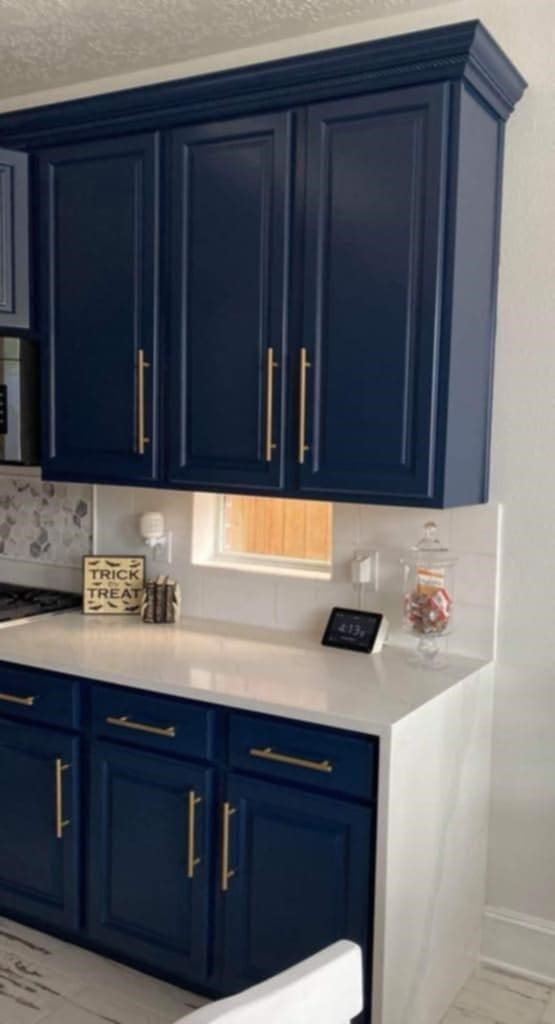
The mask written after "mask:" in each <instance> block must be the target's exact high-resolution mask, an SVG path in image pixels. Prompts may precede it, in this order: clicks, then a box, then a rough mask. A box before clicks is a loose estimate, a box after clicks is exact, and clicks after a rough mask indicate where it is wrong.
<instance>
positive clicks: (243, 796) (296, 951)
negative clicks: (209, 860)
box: [220, 775, 374, 991]
mask: <svg viewBox="0 0 555 1024" xmlns="http://www.w3.org/2000/svg"><path fill="white" fill-rule="evenodd" d="M227 792H228V796H227V799H228V802H229V805H230V809H231V810H232V811H233V812H234V813H232V815H231V817H229V819H228V826H227V827H228V832H229V855H228V864H227V865H226V864H225V863H221V865H220V874H221V878H220V881H221V882H223V874H224V873H225V869H226V866H227V867H228V868H229V871H232V872H234V873H233V874H232V875H231V876H230V877H229V881H228V883H227V884H228V886H229V888H228V890H227V892H224V893H223V900H224V921H225V951H224V970H225V979H224V984H225V987H226V990H227V991H237V990H239V989H243V988H246V987H247V986H248V985H251V984H252V983H253V982H257V981H261V980H262V979H263V978H267V977H269V976H270V975H272V974H274V973H275V972H276V971H281V970H283V969H284V968H286V967H289V966H291V965H292V964H294V963H296V962H297V961H299V960H302V959H303V958H304V957H307V956H309V955H310V954H312V953H315V952H317V950H319V949H322V948H323V947H324V946H327V945H328V944H329V943H331V942H335V941H336V940H337V939H353V940H354V941H355V942H359V943H360V944H361V946H362V947H363V948H364V949H365V950H366V951H368V946H369V935H370V933H371V928H370V922H371V920H372V907H371V894H372V891H373V876H374V866H373V865H374V817H373V815H374V812H373V810H372V809H371V808H368V807H360V806H357V805H354V804H351V803H349V802H347V801H344V800H336V799H333V798H331V797H328V796H316V795H313V794H311V793H305V792H303V791H302V790H295V789H289V788H288V787H286V786H280V785H274V784H272V783H268V782H260V781H257V780H254V779H249V778H242V777H241V776H239V775H231V776H230V777H229V784H228V791H227ZM223 828H224V822H222V829H223ZM222 838H223V837H222ZM221 845H222V849H223V850H224V851H225V845H226V844H225V842H223V841H222V844H221ZM222 859H223V858H222Z"/></svg>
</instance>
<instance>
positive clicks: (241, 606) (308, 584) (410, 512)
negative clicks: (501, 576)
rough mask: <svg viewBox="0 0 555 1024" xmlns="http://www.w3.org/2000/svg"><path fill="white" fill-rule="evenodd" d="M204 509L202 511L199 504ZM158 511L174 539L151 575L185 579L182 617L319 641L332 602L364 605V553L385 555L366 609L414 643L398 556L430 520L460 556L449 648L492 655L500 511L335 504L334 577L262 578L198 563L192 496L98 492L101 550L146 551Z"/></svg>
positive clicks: (397, 635) (149, 568)
mask: <svg viewBox="0 0 555 1024" xmlns="http://www.w3.org/2000/svg"><path fill="white" fill-rule="evenodd" d="M198 507H200V508H202V504H200V505H199V506H198ZM154 510H159V511H161V512H163V514H164V515H165V517H166V526H167V528H168V529H170V530H171V531H172V534H173V561H172V564H171V565H167V564H166V563H163V562H153V560H152V557H151V555H150V553H148V552H147V573H148V574H149V575H155V574H158V573H161V572H162V573H168V574H171V575H172V576H173V577H175V578H176V579H177V580H179V582H180V583H181V587H182V590H183V614H184V615H187V616H190V617H192V618H195V617H199V618H206V619H216V620H227V621H229V622H239V623H244V624H247V625H255V626H267V627H269V628H277V629H283V630H290V631H300V632H310V633H313V634H315V635H320V634H321V632H322V630H323V628H324V625H325V622H326V620H327V617H328V615H329V612H330V610H331V608H332V607H333V606H334V605H344V606H346V607H352V608H355V607H357V594H356V593H355V590H354V588H353V587H352V585H351V583H350V559H351V557H352V555H353V553H354V552H355V551H357V550H362V549H377V550H378V551H379V560H380V569H379V585H378V591H377V592H375V591H373V590H371V589H370V588H365V590H364V594H363V607H365V608H367V609H369V610H375V611H381V612H383V613H384V614H385V615H387V617H388V619H389V621H390V625H391V636H392V639H393V640H394V641H396V642H402V643H403V644H411V643H414V641H413V638H412V637H407V636H406V635H404V634H403V633H402V632H401V612H402V585H403V573H402V568H401V564H400V557H401V555H402V553H403V551H405V550H406V548H408V547H410V546H411V545H413V544H415V543H416V542H417V541H418V540H419V539H420V537H421V536H422V532H423V525H424V523H425V522H427V521H428V520H430V519H431V520H433V521H434V522H436V523H437V525H438V528H439V535H440V537H441V539H442V541H443V542H444V543H445V544H447V545H449V546H450V547H452V548H453V550H454V552H455V553H457V554H460V560H459V563H458V565H457V567H456V571H455V593H454V598H455V602H456V603H455V611H456V614H455V629H454V632H453V636H452V637H451V639H450V641H449V646H450V649H451V650H452V651H458V652H461V653H465V654H469V655H475V656H478V657H484V658H488V657H491V656H492V652H493V635H494V620H495V578H496V567H497V552H498V518H499V517H498V506H496V505H484V506H473V507H471V508H461V509H455V510H439V511H436V510H434V511H432V512H430V511H429V510H428V509H418V508H416V509H412V508H411V509H402V508H401V509H400V508H390V507H383V506H371V505H366V506H365V505H349V504H336V505H334V564H333V573H332V579H331V580H307V579H302V578H294V577H283V576H272V575H271V574H268V575H255V574H253V573H248V572H241V571H240V570H233V569H228V568H218V567H214V566H203V565H193V564H192V557H191V536H192V523H193V495H192V494H189V493H186V492H174V491H158V490H156V491H154V490H149V489H146V488H141V489H138V488H137V489H133V488H119V487H98V488H97V536H96V551H97V552H99V553H101V554H128V553H129V554H131V553H141V554H142V553H145V551H146V549H145V548H144V547H143V546H142V545H141V540H140V538H139V534H138V531H137V520H138V516H139V515H140V514H141V513H142V512H147V511H154Z"/></svg>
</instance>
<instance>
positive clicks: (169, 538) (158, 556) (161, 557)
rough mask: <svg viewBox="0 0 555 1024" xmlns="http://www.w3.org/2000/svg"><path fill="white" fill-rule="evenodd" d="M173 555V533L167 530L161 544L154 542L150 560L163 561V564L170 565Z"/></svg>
mask: <svg viewBox="0 0 555 1024" xmlns="http://www.w3.org/2000/svg"><path fill="white" fill-rule="evenodd" d="M172 555H173V534H172V532H171V530H168V532H167V533H166V535H165V537H164V542H163V544H155V545H154V546H153V548H152V561H153V562H163V563H164V565H171V563H172Z"/></svg>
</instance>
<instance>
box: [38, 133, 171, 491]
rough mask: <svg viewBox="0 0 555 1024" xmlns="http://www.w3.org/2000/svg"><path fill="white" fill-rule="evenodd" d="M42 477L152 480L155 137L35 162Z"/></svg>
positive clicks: (57, 153)
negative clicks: (37, 167) (39, 216)
mask: <svg viewBox="0 0 555 1024" xmlns="http://www.w3.org/2000/svg"><path fill="white" fill-rule="evenodd" d="M40 167H41V204H42V205H41V214H42V228H41V235H42V249H41V253H42V256H41V275H42V294H41V309H42V329H41V341H42V342H43V346H44V348H43V351H44V361H43V383H44V393H43V398H44V403H43V404H44V410H45V431H44V441H43V468H44V470H45V472H46V473H47V475H48V476H50V477H53V478H55V479H85V480H107V481H115V482H133V481H134V480H137V481H146V480H152V479H154V477H155V476H156V471H157V459H156V443H157V431H156V393H157V382H156V376H157V365H156V356H157V336H156V304H157V288H158V284H157V250H158V238H157V202H158V199H157V191H158V139H157V137H156V136H154V135H146V136H141V135H138V136H134V137H133V138H129V139H114V140H112V139H111V140H108V141H101V142H91V143H87V144H79V145H75V146H61V147H57V148H56V149H53V150H50V151H47V152H43V153H42V154H41V159H40Z"/></svg>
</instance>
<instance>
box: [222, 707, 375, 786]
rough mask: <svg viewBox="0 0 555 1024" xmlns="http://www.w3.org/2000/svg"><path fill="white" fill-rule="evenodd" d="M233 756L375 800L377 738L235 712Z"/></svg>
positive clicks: (282, 775) (237, 764)
mask: <svg viewBox="0 0 555 1024" xmlns="http://www.w3.org/2000/svg"><path fill="white" fill-rule="evenodd" d="M229 761H230V765H231V766H232V767H233V768H239V769H241V770H243V771H248V772H256V773H257V774H260V775H267V776H269V777H271V778H273V779H281V780H282V781H285V782H298V783H301V784H304V785H309V786H313V787H317V788H318V789H322V790H327V791H334V792H341V793H345V794H348V795H349V796H356V797H360V798H362V799H363V800H374V799H375V797H376V789H377V778H378V740H377V739H373V738H371V737H369V738H367V737H362V736H361V737H358V736H352V735H351V734H350V733H342V732H338V731H335V730H334V729H326V728H318V727H311V726H304V725H297V724H292V723H291V722H284V721H282V720H280V719H275V718H266V717H264V716H262V715H249V714H236V713H233V714H231V715H230V719H229Z"/></svg>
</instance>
